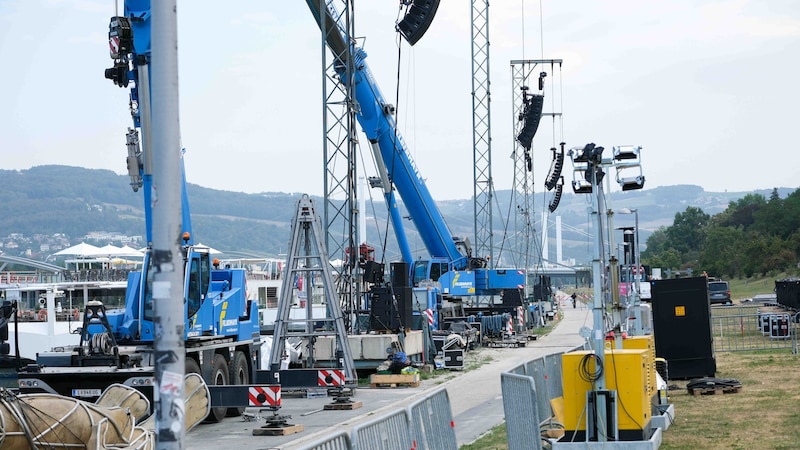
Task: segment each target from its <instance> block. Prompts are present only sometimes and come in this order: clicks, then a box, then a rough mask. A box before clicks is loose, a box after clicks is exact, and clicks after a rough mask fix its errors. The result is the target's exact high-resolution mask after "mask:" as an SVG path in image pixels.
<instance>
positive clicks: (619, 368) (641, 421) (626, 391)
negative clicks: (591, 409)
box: [561, 349, 655, 441]
mask: <svg viewBox="0 0 800 450" xmlns="http://www.w3.org/2000/svg"><path fill="white" fill-rule="evenodd" d="M593 356H594V352H590V351H579V352H570V353H565V354H564V355H563V356H562V357H561V368H562V374H561V376H562V382H563V388H564V429H565V430H567V436H570V438H573V436H574V439H575V440H582V439H583V438H582V437H581V436H585V433H586V419H587V411H586V393H587V391H590V390H592V388H593V387H592V385H593V381H592V378H594V377H593V376H594V375H596V373H597V367H596V365H595V363H596V358H594V357H593ZM650 358H651V353H650V351H649V350H647V349H632V350H627V349H622V350H612V349H606V350H605V355H604V360H605V364H604V367H603V368H602V370H603V374H604V375H605V390H612V391H617V393H616V406H617V429H618V430H619V439H620V440H623V441H624V440H647V439H649V438H650V435H651V430H650V419H651V409H650V400H651V397H652V395H651V394H650V393H649V392H648V386H655V380H654V379H653V380H651V378H652V377H651V376H650V367H654V362H653V361H652V360H651V359H650ZM653 392H655V390H654V391H653Z"/></svg>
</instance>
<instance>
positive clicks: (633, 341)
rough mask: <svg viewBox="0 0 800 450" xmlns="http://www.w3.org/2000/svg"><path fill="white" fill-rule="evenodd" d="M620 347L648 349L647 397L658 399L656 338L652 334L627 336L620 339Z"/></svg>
mask: <svg viewBox="0 0 800 450" xmlns="http://www.w3.org/2000/svg"><path fill="white" fill-rule="evenodd" d="M622 348H623V349H625V350H634V349H636V350H638V349H646V350H647V351H648V355H647V357H648V358H649V359H648V361H649V365H648V366H649V368H648V371H649V373H648V374H647V380H648V381H649V383H648V386H647V394H648V395H649V398H650V399H651V400H653V401H655V402H657V401H658V399H657V398H656V395H657V393H658V383H657V381H656V373H657V371H656V340H655V338H654V337H653V335H652V334H650V335H647V336H629V337H627V338H625V339H623V340H622Z"/></svg>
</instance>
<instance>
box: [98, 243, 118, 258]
mask: <svg viewBox="0 0 800 450" xmlns="http://www.w3.org/2000/svg"><path fill="white" fill-rule="evenodd" d="M123 252H124V250H122V249H121V248H119V247H117V246H114V245H111V244H108V245H106V246H105V247H100V249H98V250H97V254H98V255H99V256H108V257H109V258H110V257H112V256H122V254H123Z"/></svg>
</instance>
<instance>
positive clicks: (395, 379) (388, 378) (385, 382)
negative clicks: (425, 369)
mask: <svg viewBox="0 0 800 450" xmlns="http://www.w3.org/2000/svg"><path fill="white" fill-rule="evenodd" d="M369 383H370V386H372V387H373V388H381V387H390V388H394V387H398V386H406V387H418V386H419V383H420V382H419V374H418V373H413V374H408V375H406V374H399V375H394V374H389V375H384V374H378V373H376V374H372V375H370V377H369Z"/></svg>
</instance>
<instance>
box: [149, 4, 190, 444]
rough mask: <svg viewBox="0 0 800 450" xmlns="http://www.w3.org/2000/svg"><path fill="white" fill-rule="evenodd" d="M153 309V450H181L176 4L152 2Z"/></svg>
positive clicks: (182, 367) (182, 359) (182, 357)
mask: <svg viewBox="0 0 800 450" xmlns="http://www.w3.org/2000/svg"><path fill="white" fill-rule="evenodd" d="M152 15H153V32H152V36H153V42H152V55H153V59H152V61H153V62H152V65H151V75H152V77H151V78H152V115H153V120H152V122H153V125H154V126H153V128H152V129H153V133H152V145H153V196H152V205H153V248H152V254H151V258H152V264H153V266H152V270H153V271H154V272H153V285H152V286H153V290H152V293H153V309H154V319H153V320H154V326H155V333H154V340H153V341H154V348H155V355H154V356H155V362H156V363H155V386H154V389H153V399H154V402H155V414H156V430H155V432H156V448H157V449H160V450H168V449H170V450H171V449H176V450H179V449H182V448H183V441H184V438H185V437H186V432H185V427H184V423H185V420H186V415H185V413H186V409H185V404H184V387H183V376H184V372H185V358H186V353H185V349H184V342H183V339H184V334H185V329H184V328H185V321H184V318H183V283H182V282H181V281H182V278H183V277H182V274H183V257H182V255H181V239H182V238H183V236H181V230H182V227H181V179H182V177H181V166H180V119H179V112H178V110H179V101H178V16H177V6H176V0H163V1H158V2H153V4H152Z"/></svg>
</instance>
